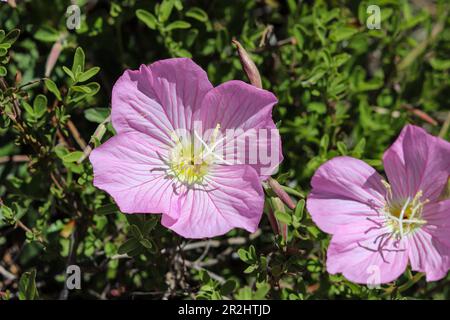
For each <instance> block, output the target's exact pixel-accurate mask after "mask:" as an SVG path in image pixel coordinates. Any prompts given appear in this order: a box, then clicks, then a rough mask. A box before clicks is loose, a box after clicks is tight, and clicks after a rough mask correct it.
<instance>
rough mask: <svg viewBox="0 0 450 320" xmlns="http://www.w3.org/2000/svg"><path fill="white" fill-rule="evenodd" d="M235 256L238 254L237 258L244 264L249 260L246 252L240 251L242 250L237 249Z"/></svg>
mask: <svg viewBox="0 0 450 320" xmlns="http://www.w3.org/2000/svg"><path fill="white" fill-rule="evenodd" d="M237 254H238V256H239V258H240V259H241V260H242V261H244V262H247V261H249V260H250V257H249V255H248V252H247V250H245V249H242V248H241V249H239V250H238V252H237Z"/></svg>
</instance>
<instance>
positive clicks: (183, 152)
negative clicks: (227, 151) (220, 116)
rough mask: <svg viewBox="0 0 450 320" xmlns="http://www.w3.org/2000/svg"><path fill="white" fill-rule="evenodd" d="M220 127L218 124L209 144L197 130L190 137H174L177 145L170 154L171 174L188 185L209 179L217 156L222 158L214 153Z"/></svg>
mask: <svg viewBox="0 0 450 320" xmlns="http://www.w3.org/2000/svg"><path fill="white" fill-rule="evenodd" d="M219 129H220V125H219V124H218V125H217V126H216V128H215V130H214V132H213V134H212V136H211V139H210V144H209V145H208V144H207V143H206V142H205V141H204V140H203V139H202V137H201V136H200V135H199V134H197V132H195V131H194V136H193V137H191V138H188V139H186V137H185V139H184V140H183V139H180V138H179V137H173V139H174V141H175V146H174V147H173V148H172V150H171V152H170V155H169V175H170V176H172V177H175V178H176V179H178V180H179V181H180V182H182V183H185V184H188V185H193V184H202V183H203V182H204V181H205V180H206V179H207V174H208V171H209V168H210V166H211V165H212V164H213V162H214V161H215V158H219V159H220V157H219V156H218V155H217V154H215V153H214V148H215V147H216V146H217V142H216V138H217V135H218V133H219Z"/></svg>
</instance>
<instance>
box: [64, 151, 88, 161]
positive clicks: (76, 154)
mask: <svg viewBox="0 0 450 320" xmlns="http://www.w3.org/2000/svg"><path fill="white" fill-rule="evenodd" d="M83 155H84V154H83V152H82V151H74V152H71V153H69V154H66V155H65V156H63V157H62V160H63V161H64V162H77V161H78V159H80V158H81V157H82V156H83Z"/></svg>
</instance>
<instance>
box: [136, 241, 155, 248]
mask: <svg viewBox="0 0 450 320" xmlns="http://www.w3.org/2000/svg"><path fill="white" fill-rule="evenodd" d="M139 243H140V244H141V245H142V246H143V247H145V248H146V249H151V248H152V247H153V245H152V243H151V242H150V240H148V239H141V240H140V241H139Z"/></svg>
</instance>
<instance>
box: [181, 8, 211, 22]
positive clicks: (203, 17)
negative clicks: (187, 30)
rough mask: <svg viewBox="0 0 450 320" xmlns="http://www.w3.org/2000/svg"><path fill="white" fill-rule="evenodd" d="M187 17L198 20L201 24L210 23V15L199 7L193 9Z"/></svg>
mask: <svg viewBox="0 0 450 320" xmlns="http://www.w3.org/2000/svg"><path fill="white" fill-rule="evenodd" d="M186 16H188V17H190V18H193V19H196V20H198V21H201V22H206V21H208V14H207V13H206V12H205V10H203V9H200V8H198V7H192V8H190V9H189V10H188V11H187V12H186Z"/></svg>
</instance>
